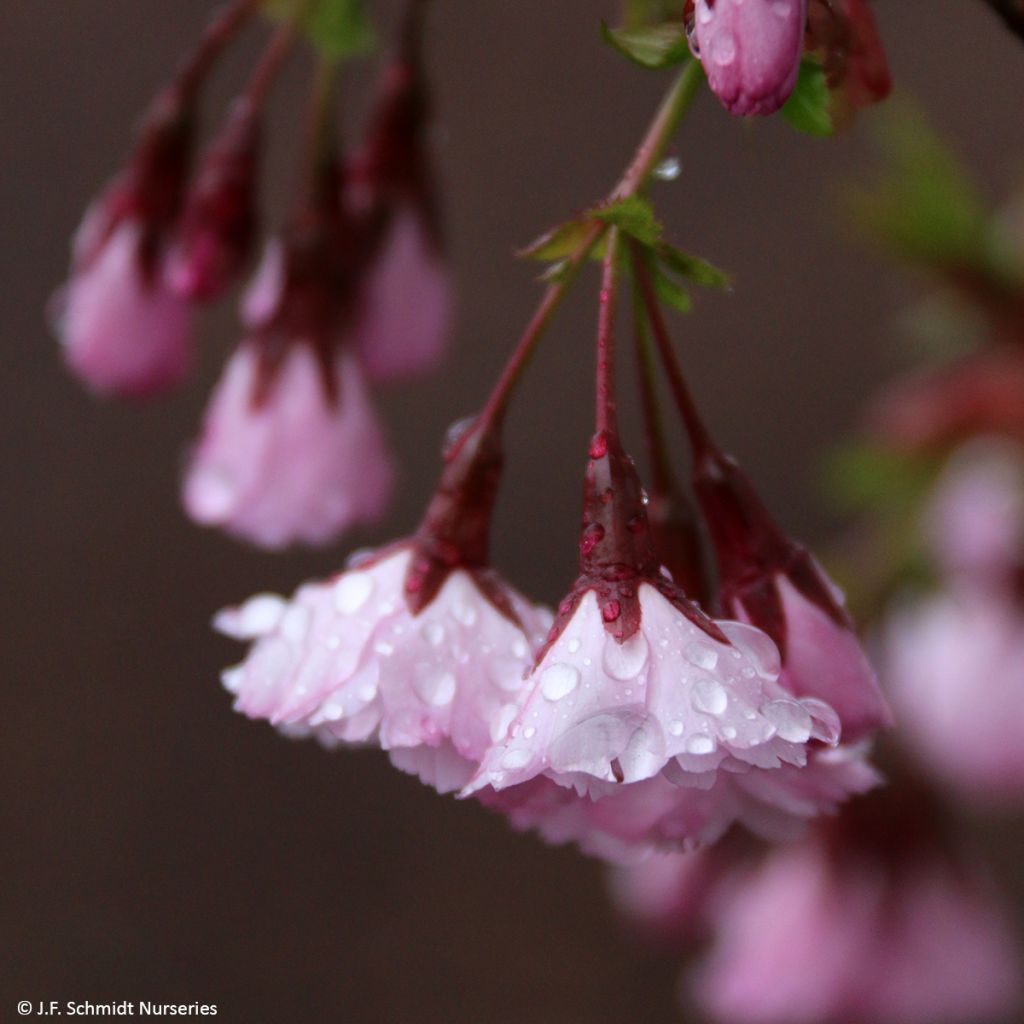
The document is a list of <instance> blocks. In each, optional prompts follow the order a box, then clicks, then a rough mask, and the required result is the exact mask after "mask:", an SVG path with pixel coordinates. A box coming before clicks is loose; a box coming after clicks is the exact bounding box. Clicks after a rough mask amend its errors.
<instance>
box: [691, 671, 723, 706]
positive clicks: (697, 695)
mask: <svg viewBox="0 0 1024 1024" xmlns="http://www.w3.org/2000/svg"><path fill="white" fill-rule="evenodd" d="M690 703H691V704H693V706H694V708H695V709H696V710H697V711H703V712H704V713H705V714H707V715H721V714H723V713H724V712H725V709H726V708H727V707H728V706H729V696H728V694H727V693H726V692H725V687H724V686H722V684H721V683H719V682H718V681H717V680H714V679H710V678H708V677H704V678H703V679H698V680H697V682H695V683H694V684H693V691H692V692H691V693H690Z"/></svg>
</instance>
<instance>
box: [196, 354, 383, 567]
mask: <svg viewBox="0 0 1024 1024" xmlns="http://www.w3.org/2000/svg"><path fill="white" fill-rule="evenodd" d="M330 382H331V383H330V390H328V388H327V387H326V386H325V384H324V372H323V368H322V366H321V365H320V362H319V360H318V358H317V356H316V355H315V354H314V352H313V351H312V349H311V348H310V347H309V346H307V345H303V344H296V345H293V346H291V347H290V349H289V350H288V352H287V354H286V355H285V356H284V359H283V363H282V364H281V365H280V366H279V367H278V368H277V369H276V371H275V372H274V374H273V377H272V378H271V380H270V381H269V382H266V384H264V383H263V381H262V370H261V358H260V351H259V348H258V346H257V345H255V344H253V343H251V342H250V343H244V344H243V345H241V346H240V347H239V348H238V350H237V351H236V352H235V353H234V355H233V356H232V357H231V359H230V361H229V362H228V365H227V366H226V368H225V370H224V374H223V376H222V378H221V380H220V382H219V384H218V385H217V388H216V390H215V391H214V393H213V396H212V398H211V400H210V405H209V408H208V410H207V413H206V418H205V422H204V424H203V430H202V435H201V437H200V440H199V442H198V444H197V445H196V448H195V451H194V452H193V454H192V459H191V463H190V466H189V468H188V471H187V474H186V478H185V483H184V489H183V500H184V504H185V508H186V510H187V511H188V514H189V515H190V516H191V517H192V518H193V519H194V520H195V521H196V522H198V523H201V524H203V525H205V526H221V527H224V528H225V529H227V530H228V531H229V532H231V533H234V534H236V535H238V536H240V537H243V538H245V539H247V540H251V541H253V542H254V543H257V544H260V545H262V546H264V547H268V548H280V547H284V546H286V545H288V544H290V543H293V542H295V541H301V542H303V543H307V544H322V543H324V542H326V541H328V540H330V539H332V538H333V537H335V536H336V535H337V534H338V533H340V532H341V531H343V530H344V529H346V528H348V527H349V526H351V525H353V524H356V523H366V522H373V521H374V520H376V519H377V518H378V517H379V516H380V515H381V513H382V512H383V511H384V509H385V507H386V505H387V502H388V499H389V498H390V494H391V487H392V482H393V477H394V470H393V467H392V463H391V457H390V453H389V451H388V446H387V442H386V440H385V438H384V434H383V432H382V429H381V426H380V424H379V423H378V421H377V417H376V414H375V413H374V411H373V407H372V404H371V402H370V396H369V393H368V390H367V387H366V384H365V381H364V380H363V377H362V373H361V371H360V368H359V366H358V364H357V362H356V360H355V359H354V357H353V356H351V355H348V354H344V353H343V354H341V355H339V356H337V357H335V363H334V366H333V367H332V371H331V376H330Z"/></svg>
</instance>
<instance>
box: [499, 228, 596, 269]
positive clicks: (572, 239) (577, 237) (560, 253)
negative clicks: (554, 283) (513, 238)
mask: <svg viewBox="0 0 1024 1024" xmlns="http://www.w3.org/2000/svg"><path fill="white" fill-rule="evenodd" d="M588 230H589V225H588V224H587V222H586V221H585V220H567V221H565V222H564V223H562V224H557V225H555V227H553V228H552V229H551V230H550V231H545V232H544V234H543V235H541V236H540V237H539V238H535V239H534V240H533V241H532V242H530V244H529V245H526V246H524V247H523V248H522V249H520V250H518V251H517V252H516V255H517V256H519V257H520V258H522V259H528V260H560V259H563V258H565V257H566V256H570V255H571V254H572V253H574V252H575V251H576V250H577V249H578V248H579V247H580V246H581V245H582V244H583V239H584V236H585V235H586V233H587V231H588Z"/></svg>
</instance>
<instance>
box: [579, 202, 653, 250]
mask: <svg viewBox="0 0 1024 1024" xmlns="http://www.w3.org/2000/svg"><path fill="white" fill-rule="evenodd" d="M589 215H590V217H591V218H593V219H594V220H599V221H604V223H605V224H611V225H614V226H615V227H617V228H618V229H619V230H620V231H621V232H622V233H623V234H625V235H629V237H630V238H632V239H635V240H636V241H637V242H640V243H641V244H642V245H644V246H648V247H650V246H653V245H655V243H656V242H658V240H659V239H660V238H661V232H662V226H661V224H660V223H658V220H657V218H655V216H654V207H653V206H651V203H650V200H648V199H644V198H643V197H642V196H635V195H634V196H626V198H625V199H616V200H614V201H612V202H610V203H608V204H607V205H605V206H597V207H595V208H594V209H593V210H591V211H590V212H589Z"/></svg>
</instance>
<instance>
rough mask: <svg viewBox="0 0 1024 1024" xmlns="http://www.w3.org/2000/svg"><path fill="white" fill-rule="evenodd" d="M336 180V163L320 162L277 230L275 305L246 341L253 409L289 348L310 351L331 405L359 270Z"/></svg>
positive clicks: (357, 245)
mask: <svg viewBox="0 0 1024 1024" xmlns="http://www.w3.org/2000/svg"><path fill="white" fill-rule="evenodd" d="M339 178H340V175H339V168H338V164H337V162H336V161H334V160H333V159H330V160H325V161H323V162H322V163H321V165H320V166H319V167H318V169H317V172H316V174H315V179H314V183H313V188H312V189H311V190H310V193H309V195H308V196H307V200H306V202H305V203H304V204H303V205H302V206H301V207H300V208H299V210H298V211H297V213H296V214H295V216H294V217H293V218H292V220H291V221H290V222H289V224H288V225H287V227H286V228H285V230H284V231H283V232H282V235H281V238H280V245H281V266H280V270H279V273H280V281H279V282H278V283H277V286H276V301H275V302H274V303H273V306H272V308H271V309H270V311H269V312H268V313H267V314H266V315H265V316H264V317H263V319H262V320H261V321H260V322H259V323H257V324H255V325H253V326H254V331H253V334H252V342H253V343H254V344H255V345H257V346H258V349H259V354H260V379H259V384H258V387H257V393H256V395H255V396H254V400H255V402H256V403H257V404H258V403H259V402H262V401H264V400H265V398H266V396H267V394H268V393H269V390H270V388H271V385H272V383H273V379H274V376H275V375H276V373H277V370H278V369H279V368H280V365H281V363H282V362H283V360H284V357H285V355H286V354H287V352H288V350H289V348H290V346H292V345H296V344H305V345H309V346H310V347H311V348H312V350H313V352H314V354H315V355H316V356H317V359H318V360H319V362H320V366H321V370H322V374H321V376H322V380H323V384H324V392H325V394H326V396H327V398H328V399H329V400H330V401H332V402H333V401H336V399H337V382H336V379H335V373H336V361H337V353H338V346H339V343H340V340H341V335H342V329H343V327H344V326H345V324H346V322H347V320H348V319H349V317H351V316H352V315H353V313H354V309H355V305H356V291H357V287H358V284H359V282H360V280H361V278H362V273H363V270H364V267H363V260H362V252H361V234H360V230H359V227H358V225H357V224H355V223H354V222H353V221H352V220H351V218H349V217H348V215H347V214H346V212H345V211H344V209H343V207H342V203H341V195H340V190H339Z"/></svg>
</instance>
